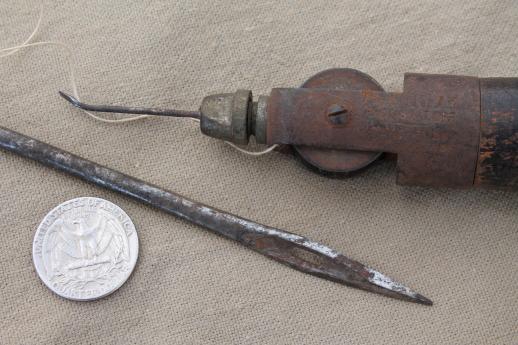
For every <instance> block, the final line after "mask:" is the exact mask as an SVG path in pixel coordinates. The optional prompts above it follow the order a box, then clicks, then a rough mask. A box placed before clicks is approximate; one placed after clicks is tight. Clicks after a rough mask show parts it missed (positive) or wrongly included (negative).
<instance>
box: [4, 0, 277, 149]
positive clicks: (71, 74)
mask: <svg viewBox="0 0 518 345" xmlns="http://www.w3.org/2000/svg"><path fill="white" fill-rule="evenodd" d="M42 19H43V2H41V3H40V15H39V17H38V22H37V23H36V27H35V28H34V30H33V31H32V33H31V34H30V36H29V37H28V38H27V39H26V40H25V42H23V43H22V44H21V45H19V46H15V47H9V48H3V49H0V53H1V52H8V53H6V54H3V55H0V58H4V57H7V56H9V55H12V54H15V53H16V52H18V51H19V50H20V49H24V48H28V47H35V46H45V45H46V46H49V45H53V46H58V47H61V48H63V49H65V51H66V52H67V53H68V74H69V78H70V80H69V81H70V86H71V87H72V94H73V95H74V97H75V98H76V99H77V100H80V97H79V92H78V91H77V84H76V81H75V74H74V69H73V67H72V66H73V64H72V62H73V61H74V58H73V57H74V55H73V53H72V50H71V49H70V47H69V46H67V45H66V44H64V43H61V42H54V41H39V42H35V43H30V42H31V41H32V39H33V38H34V36H36V34H37V33H38V30H39V28H40V25H41V21H42ZM81 111H83V112H84V113H85V114H87V115H88V116H90V117H91V118H93V119H94V120H97V121H101V122H105V123H124V122H131V121H137V120H142V119H145V118H148V117H150V115H138V116H133V117H127V118H123V119H113V120H112V119H106V118H103V117H100V116H97V115H95V114H92V113H90V112H89V111H86V110H82V109H81ZM191 120H193V121H195V122H200V120H198V119H191ZM225 143H226V144H227V145H229V146H230V147H232V148H234V149H236V150H237V151H239V152H241V153H244V154H247V155H250V156H261V155H264V154H267V153H269V152H271V151H273V150H274V149H275V148H276V147H277V144H275V145H272V146H270V147H268V148H266V149H265V150H263V151H248V150H245V149H242V148H240V147H239V146H237V145H235V144H233V143H231V142H229V141H225Z"/></svg>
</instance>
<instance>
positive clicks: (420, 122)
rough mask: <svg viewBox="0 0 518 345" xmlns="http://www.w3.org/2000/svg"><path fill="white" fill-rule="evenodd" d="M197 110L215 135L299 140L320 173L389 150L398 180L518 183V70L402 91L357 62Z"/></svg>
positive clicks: (359, 165)
mask: <svg viewBox="0 0 518 345" xmlns="http://www.w3.org/2000/svg"><path fill="white" fill-rule="evenodd" d="M64 96H65V98H67V99H68V100H69V101H71V102H72V103H74V105H76V106H77V107H80V108H84V107H85V106H86V105H85V104H83V103H81V102H78V101H77V100H74V99H73V98H71V97H69V96H66V95H64ZM99 108H100V109H99ZM108 108H109V107H108ZM119 108H120V107H119ZM122 108H124V107H122ZM102 109H103V107H102V106H101V107H98V108H97V111H99V110H101V111H102ZM104 109H105V110H104V111H116V109H111V110H110V109H107V108H106V107H104ZM133 109H134V108H133ZM119 110H120V109H119ZM124 110H125V111H124V112H131V109H128V108H124ZM152 114H154V115H171V114H170V113H169V114H166V113H163V114H159V113H157V112H154V113H152ZM179 114H180V115H178V116H182V115H181V112H179ZM172 116H176V115H174V114H173V115H172ZM190 116H191V117H195V118H199V119H200V128H201V131H202V132H203V133H204V134H206V135H209V136H211V137H215V138H218V139H222V140H226V141H230V142H233V143H237V144H246V143H248V139H249V137H250V136H252V135H253V136H255V139H256V141H257V142H258V143H262V144H267V145H281V146H283V147H291V148H293V151H294V152H295V153H296V154H297V155H298V156H300V157H301V158H302V160H303V161H304V162H305V163H307V164H308V165H309V166H311V167H314V168H316V169H317V170H318V171H320V172H327V173H345V174H349V173H354V172H357V171H360V170H362V169H364V168H365V167H367V166H369V165H370V164H371V163H373V162H374V161H376V160H377V159H378V158H379V157H380V156H381V155H382V153H390V154H391V156H395V157H397V167H398V169H397V170H398V175H397V182H398V183H399V184H403V185H425V186H434V187H460V188H468V187H476V186H485V187H512V186H515V187H516V186H518V78H476V77H467V76H455V75H439V74H420V73H407V74H405V80H404V88H403V92H402V93H394V92H386V91H384V90H383V88H382V87H381V86H380V85H379V84H378V83H377V82H376V81H375V80H374V79H372V78H371V77H370V76H368V75H366V74H364V73H362V72H359V71H357V70H353V69H330V70H326V71H323V72H321V73H318V74H316V75H315V76H313V77H311V78H310V79H309V80H307V81H306V82H305V83H304V84H303V85H302V86H301V87H299V88H275V89H272V91H271V93H270V95H269V96H259V97H258V99H257V101H253V99H252V93H251V91H249V90H238V91H237V92H235V93H227V94H217V95H212V96H208V97H206V98H205V99H204V100H203V101H202V104H201V107H200V111H199V112H192V113H191V114H190Z"/></svg>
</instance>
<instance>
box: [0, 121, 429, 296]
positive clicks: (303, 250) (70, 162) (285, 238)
mask: <svg viewBox="0 0 518 345" xmlns="http://www.w3.org/2000/svg"><path fill="white" fill-rule="evenodd" d="M0 148H3V149H5V150H7V151H10V152H13V153H15V154H18V155H20V156H23V157H26V158H29V159H32V160H34V161H37V162H40V163H42V164H44V165H47V166H50V167H52V168H55V169H58V170H61V171H64V172H66V173H68V174H71V175H74V176H77V177H79V178H81V179H83V180H85V181H88V182H91V183H94V184H96V185H98V186H101V187H104V188H107V189H110V190H112V191H115V192H119V193H121V194H124V195H126V196H129V197H131V198H133V199H136V200H138V201H141V202H143V203H145V204H148V205H151V206H154V207H156V208H158V209H161V210H163V211H165V212H167V213H170V214H172V215H175V216H177V217H179V218H182V219H185V220H187V221H190V222H192V223H194V224H197V225H200V226H202V227H204V228H207V229H209V230H211V231H213V232H215V233H217V234H219V235H222V236H224V237H226V238H229V239H232V240H234V241H237V242H239V243H241V244H243V245H245V246H247V247H249V248H250V249H253V250H255V251H256V252H259V253H261V254H263V255H265V256H267V257H269V258H272V259H274V260H276V261H278V262H280V263H282V264H285V265H288V266H290V267H292V268H294V269H296V270H299V271H302V272H305V273H308V274H311V275H314V276H317V277H320V278H324V279H327V280H332V281H335V282H338V283H341V284H344V285H349V286H353V287H356V288H359V289H363V290H367V291H371V292H376V293H379V294H382V295H385V296H389V297H393V298H398V299H401V300H405V301H410V302H415V303H420V304H425V305H432V301H431V300H429V299H428V298H426V297H424V296H422V295H420V294H418V293H416V292H414V291H412V290H410V289H409V288H407V287H406V286H403V285H402V284H399V283H397V282H395V281H393V280H392V279H390V278H388V277H387V276H385V275H383V274H382V273H380V272H378V271H375V270H373V269H371V268H369V267H367V266H365V265H363V264H361V263H359V262H357V261H355V260H352V259H349V258H347V257H346V256H344V255H343V254H340V253H339V252H337V251H335V250H334V249H331V248H329V247H327V246H325V245H323V244H320V243H317V242H313V241H311V240H309V239H307V238H305V237H303V236H299V235H296V234H293V233H289V232H286V231H283V230H279V229H276V228H272V227H269V226H266V225H261V224H258V223H255V222H253V221H250V220H247V219H244V218H241V217H238V216H235V215H232V214H230V213H226V212H223V211H220V210H217V209H215V208H212V207H209V206H206V205H203V204H200V203H197V202H195V201H192V200H189V199H187V198H185V197H183V196H181V195H178V194H175V193H173V192H170V191H167V190H164V189H161V188H159V187H157V186H154V185H152V184H149V183H147V182H144V181H142V180H138V179H136V178H134V177H131V176H128V175H125V174H123V173H120V172H118V171H115V170H112V169H109V168H107V167H103V166H101V165H99V164H97V163H94V162H91V161H88V160H86V159H83V158H81V157H78V156H75V155H73V154H71V153H68V152H66V151H63V150H61V149H59V148H56V147H53V146H50V145H48V144H45V143H43V142H41V141H38V140H35V139H33V138H30V137H27V136H25V135H23V134H20V133H17V132H14V131H11V130H9V129H6V128H2V127H0Z"/></svg>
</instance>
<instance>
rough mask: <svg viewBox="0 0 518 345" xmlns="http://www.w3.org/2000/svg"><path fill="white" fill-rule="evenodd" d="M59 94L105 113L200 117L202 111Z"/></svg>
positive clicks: (90, 108)
mask: <svg viewBox="0 0 518 345" xmlns="http://www.w3.org/2000/svg"><path fill="white" fill-rule="evenodd" d="M59 95H60V96H61V97H63V98H64V99H66V100H67V101H69V102H70V103H71V104H72V105H73V106H74V107H76V108H79V109H82V110H87V111H93V112H103V113H119V114H139V115H158V116H173V117H192V118H194V119H199V118H200V112H198V111H188V110H177V109H163V108H138V107H121V106H117V105H93V104H87V103H83V102H80V101H79V100H78V99H77V98H75V97H73V96H71V95H69V94H68V93H65V92H62V91H59Z"/></svg>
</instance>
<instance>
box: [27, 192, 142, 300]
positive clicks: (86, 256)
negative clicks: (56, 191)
mask: <svg viewBox="0 0 518 345" xmlns="http://www.w3.org/2000/svg"><path fill="white" fill-rule="evenodd" d="M137 256H138V237H137V231H136V230H135V226H134V225H133V222H132V221H131V219H130V218H129V217H128V215H127V214H126V213H125V212H124V211H123V210H122V209H121V208H120V207H118V206H117V205H115V204H113V203H111V202H109V201H107V200H104V199H100V198H91V197H84V198H77V199H72V200H69V201H66V202H64V203H62V204H61V205H59V206H57V207H56V208H54V209H53V210H52V211H50V212H49V213H48V214H47V216H45V218H44V219H43V221H42V222H41V224H40V225H39V227H38V230H37V231H36V235H35V236H34V242H33V247H32V257H33V260H34V266H35V267H36V271H37V272H38V275H39V276H40V278H41V280H43V282H44V283H45V285H47V287H48V288H49V289H51V290H52V291H54V292H55V293H56V294H58V295H59V296H61V297H64V298H68V299H72V300H77V301H88V300H94V299H98V298H101V297H104V296H106V295H108V294H110V293H112V292H114V291H115V290H117V289H118V288H119V287H121V286H122V284H124V282H125V281H126V280H127V279H128V277H129V276H130V274H131V272H132V271H133V269H134V268H135V264H136V263H137Z"/></svg>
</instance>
